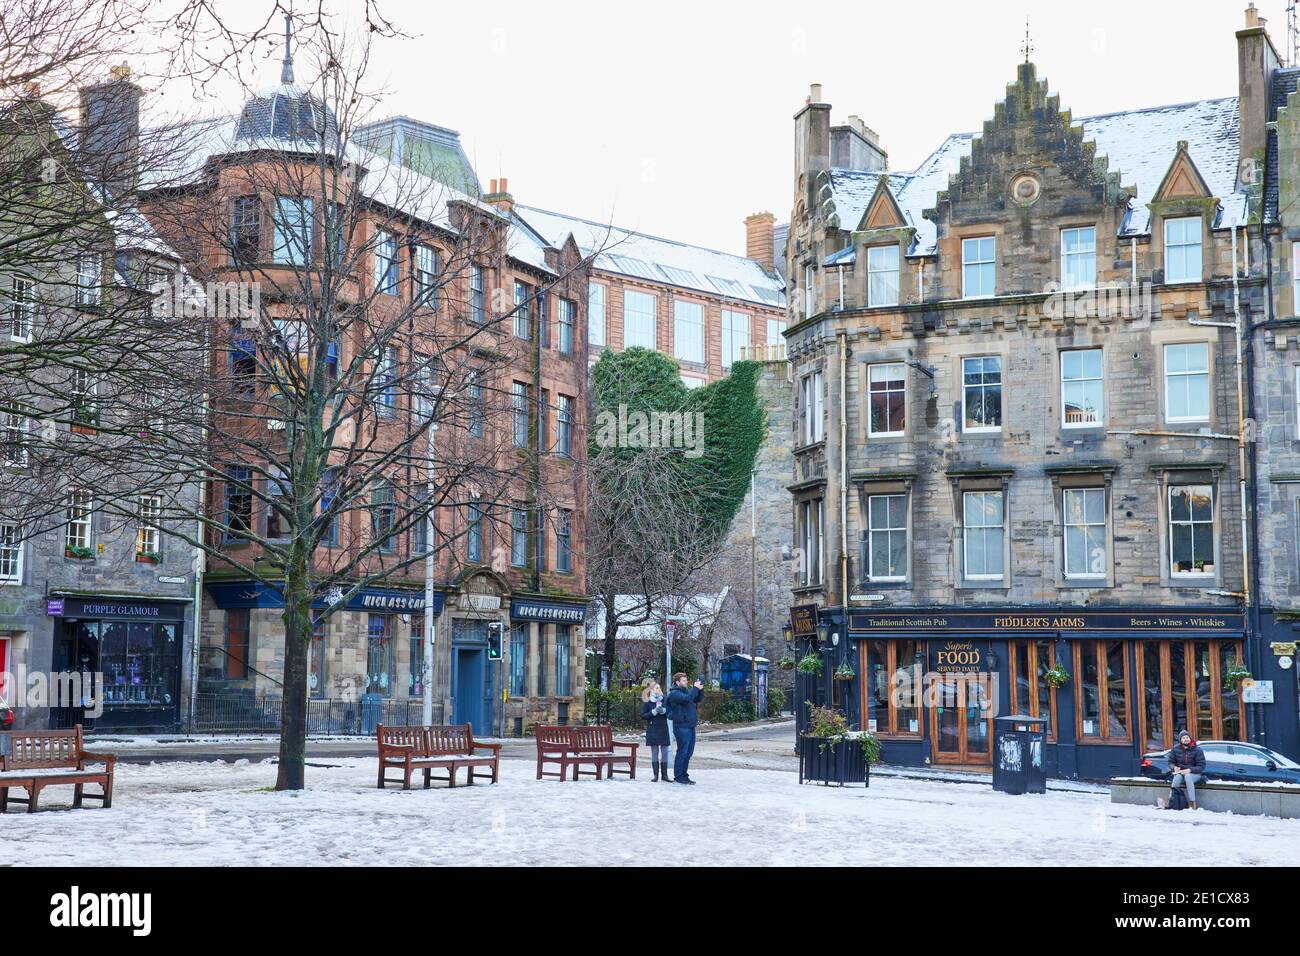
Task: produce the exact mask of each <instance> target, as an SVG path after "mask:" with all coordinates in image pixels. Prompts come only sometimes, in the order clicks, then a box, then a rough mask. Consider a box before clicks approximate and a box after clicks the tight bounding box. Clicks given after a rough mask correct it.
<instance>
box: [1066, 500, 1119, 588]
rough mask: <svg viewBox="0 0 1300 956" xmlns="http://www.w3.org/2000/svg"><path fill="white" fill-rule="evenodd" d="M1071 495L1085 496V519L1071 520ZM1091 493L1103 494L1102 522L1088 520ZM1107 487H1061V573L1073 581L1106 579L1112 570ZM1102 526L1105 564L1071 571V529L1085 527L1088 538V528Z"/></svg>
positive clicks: (1089, 557)
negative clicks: (1100, 567)
mask: <svg viewBox="0 0 1300 956" xmlns="http://www.w3.org/2000/svg"><path fill="white" fill-rule="evenodd" d="M1071 495H1082V496H1083V520H1082V521H1071V520H1070V508H1069V504H1068V501H1069V498H1070V496H1071ZM1090 495H1100V496H1101V522H1100V523H1098V522H1095V521H1089V520H1088V498H1089V496H1090ZM1106 516H1107V509H1106V489H1105V488H1062V489H1061V528H1062V531H1061V548H1062V553H1061V573H1062V575H1063V576H1064V577H1066V578H1068V579H1070V580H1071V581H1076V580H1083V581H1088V580H1092V581H1096V580H1104V579H1105V578H1106V575H1107V574H1108V573H1109V570H1110V552H1109V547H1108V542H1109V537H1110V536H1109V534H1108V533H1107V525H1108V522H1107V520H1106ZM1098 527H1099V528H1101V540H1102V542H1103V545H1102V557H1103V561H1104V562H1105V566H1104V567H1103V568H1102V569H1101V570H1100V571H1091V570H1089V571H1071V570H1070V531H1071V529H1076V530H1077V529H1083V531H1082V534H1083V535H1084V538H1085V540H1086V538H1087V530H1086V529H1088V528H1098ZM1092 557H1093V555H1092V554H1091V553H1089V555H1088V559H1089V562H1091V560H1092Z"/></svg>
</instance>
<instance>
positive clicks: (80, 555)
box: [63, 548, 95, 561]
mask: <svg viewBox="0 0 1300 956" xmlns="http://www.w3.org/2000/svg"><path fill="white" fill-rule="evenodd" d="M63 556H64V557H65V558H72V559H73V560H74V561H92V560H94V558H95V552H94V551H92V550H90V549H85V550H84V551H82V550H78V551H74V550H73V549H72V548H64V549H63Z"/></svg>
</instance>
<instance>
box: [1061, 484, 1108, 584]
mask: <svg viewBox="0 0 1300 956" xmlns="http://www.w3.org/2000/svg"><path fill="white" fill-rule="evenodd" d="M1061 516H1062V522H1063V524H1064V525H1065V567H1064V570H1065V576H1066V577H1067V578H1104V577H1105V576H1106V489H1105V488H1063V489H1061Z"/></svg>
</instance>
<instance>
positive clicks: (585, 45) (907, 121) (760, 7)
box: [173, 0, 1287, 253]
mask: <svg viewBox="0 0 1300 956" xmlns="http://www.w3.org/2000/svg"><path fill="white" fill-rule="evenodd" d="M349 2H355V0H349ZM378 2H379V3H380V9H381V10H383V11H384V13H385V14H386V15H387V16H389V17H390V19H392V20H394V21H396V23H397V24H398V25H399V26H400V27H401V28H402V29H403V30H404V31H405V32H406V33H407V34H409V35H411V37H412V38H411V39H394V40H386V41H383V46H382V48H381V51H380V52H381V55H380V56H379V57H378V58H377V66H376V68H375V70H376V72H375V77H376V79H381V80H382V81H383V84H382V85H383V86H384V87H385V88H386V89H387V90H388V91H389V92H388V94H387V96H386V98H385V107H384V108H383V109H382V110H381V113H382V114H384V115H388V114H408V115H410V116H413V117H416V118H419V119H423V120H427V121H430V122H433V123H437V124H440V125H443V126H449V127H451V128H453V129H457V130H459V131H460V133H461V138H462V141H463V142H464V144H465V148H466V151H467V152H468V153H469V155H470V158H471V160H472V161H473V162H474V163H475V165H476V167H477V169H478V172H479V176H480V178H481V179H482V180H483V183H484V186H485V188H486V186H487V181H488V180H489V179H491V178H493V177H498V176H502V175H504V176H507V177H508V178H509V180H510V190H511V192H512V193H513V194H514V196H515V199H516V200H517V201H519V202H523V203H528V204H532V205H536V206H541V207H544V208H549V209H554V210H559V211H563V212H567V213H571V214H574V215H578V216H583V217H586V218H590V219H598V220H602V221H604V220H609V219H612V220H613V221H614V222H616V223H617V224H619V225H621V226H625V227H629V228H633V229H639V230H642V231H645V232H649V233H654V234H656V235H662V236H666V237H669V238H674V239H679V240H682V241H686V242H692V243H697V244H700V245H706V246H712V247H715V248H719V249H726V250H729V251H733V252H740V253H743V251H744V227H743V225H742V220H743V219H744V217H745V216H746V215H748V214H749V213H752V212H757V211H759V210H763V209H770V210H771V211H773V212H775V213H776V215H777V217H778V218H779V219H780V220H782V221H784V220H785V219H786V218H787V217H788V215H789V209H790V199H791V194H792V187H793V184H792V180H791V170H792V152H793V146H792V130H793V123H792V120H791V117H792V116H793V114H794V112H795V111H796V110H797V109H798V108H799V107H800V106H801V105H802V104H803V101H804V98H805V97H806V96H807V93H808V85H809V83H813V82H819V83H821V84H822V86H823V93H824V96H823V98H824V99H826V100H827V101H829V102H830V103H831V104H832V105H833V108H834V109H833V113H832V116H833V119H834V120H835V121H836V122H839V121H842V120H843V118H844V117H845V116H847V115H848V114H850V113H856V114H858V115H860V116H861V117H862V118H863V120H864V121H865V122H866V123H867V125H868V126H871V127H872V128H873V129H875V130H876V131H877V132H878V133H879V134H880V136H881V139H882V141H883V143H884V145H885V147H886V148H887V149H888V151H889V157H890V168H892V169H900V170H902V169H911V168H913V167H914V166H915V165H916V164H917V163H919V162H920V161H921V160H922V159H923V158H924V157H925V156H926V155H927V154H928V153H929V152H930V151H931V150H932V149H933V148H934V147H935V146H936V145H938V143H939V141H940V140H941V139H942V138H943V137H944V136H945V135H946V134H947V133H949V132H954V131H962V130H978V129H979V127H980V125H981V123H983V121H984V120H985V119H986V118H988V117H989V116H991V115H992V111H993V104H994V102H995V101H997V100H999V99H1001V98H1002V97H1003V95H1004V93H1005V86H1006V84H1007V83H1008V82H1010V81H1011V80H1012V79H1014V76H1015V67H1016V64H1017V63H1018V62H1019V61H1020V60H1021V59H1023V55H1022V53H1021V45H1022V43H1023V42H1024V33H1025V17H1026V15H1028V16H1029V27H1030V36H1031V43H1032V45H1033V53H1032V58H1033V60H1034V62H1035V63H1037V64H1038V68H1039V75H1040V77H1046V78H1047V79H1048V80H1049V82H1050V84H1051V89H1052V91H1053V92H1055V93H1059V94H1060V97H1061V105H1062V107H1064V108H1068V109H1071V110H1073V112H1074V115H1075V116H1084V115H1089V114H1093V113H1103V112H1111V111H1114V110H1121V109H1128V108H1134V107H1142V106H1155V105H1160V104H1163V103H1178V102H1185V101H1188V100H1196V99H1203V98H1209V97H1220V96H1233V95H1235V94H1236V92H1237V50H1236V38H1235V36H1234V33H1235V31H1236V30H1238V29H1240V28H1241V27H1242V26H1243V24H1244V15H1243V10H1244V8H1245V6H1246V3H1245V0H1181V2H1173V0H1170V2H1133V0H1091V2H1089V3H1086V4H1065V3H1055V2H1054V3H1044V2H1035V3H1030V2H1026V0H1019V2H1004V0H979V2H971V0H964V2H955V0H952V2H950V0H928V2H926V0H912V2H909V3H898V2H891V3H888V4H885V3H872V2H863V0H857V2H851V3H850V2H839V0H824V2H819V3H813V4H807V5H805V6H803V8H802V9H803V13H802V15H801V16H800V17H799V18H798V19H797V20H792V19H791V13H792V11H795V10H798V9H800V6H799V5H798V4H793V3H789V2H783V3H776V2H768V0H749V2H724V0H690V2H685V0H657V2H656V3H653V4H644V3H637V4H633V3H627V2H614V3H611V2H609V0H605V2H586V0H550V2H546V3H538V2H536V0H519V2H515V0H497V2H486V3H485V2H478V3H465V2H444V0H434V2H429V0H378ZM337 3H338V6H339V8H340V9H346V7H347V2H345V0H337ZM1257 6H1258V7H1259V8H1260V11H1261V13H1262V14H1263V15H1264V16H1266V17H1267V18H1268V20H1269V30H1270V33H1271V34H1272V36H1273V40H1274V43H1275V44H1276V45H1277V46H1278V48H1279V50H1280V52H1281V53H1282V54H1283V56H1285V55H1286V48H1287V43H1286V16H1285V9H1284V6H1285V5H1284V2H1283V0H1263V2H1257ZM268 7H269V4H268V3H262V2H257V0H222V2H221V4H220V8H221V9H223V10H225V11H227V12H232V13H237V14H239V15H243V14H245V13H247V14H248V15H257V16H259V17H264V16H265V15H266V10H267V8H268ZM1081 11H1082V12H1081ZM278 55H279V54H278V52H277V53H276V54H275V56H276V57H277V58H278ZM258 77H259V79H262V80H264V82H265V83H267V84H269V83H274V82H276V80H277V78H278V67H277V66H275V65H274V64H268V65H265V66H263V67H261V69H260V72H259V73H258ZM173 105H175V104H173ZM234 108H237V104H233V105H231V106H230V107H227V109H230V110H233V109H234Z"/></svg>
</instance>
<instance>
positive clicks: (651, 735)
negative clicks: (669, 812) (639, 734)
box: [641, 680, 670, 783]
mask: <svg viewBox="0 0 1300 956" xmlns="http://www.w3.org/2000/svg"><path fill="white" fill-rule="evenodd" d="M641 719H642V720H644V721H645V742H646V746H648V747H649V748H650V762H651V763H652V764H653V765H654V771H655V779H656V780H662V781H663V782H664V783H668V782H670V781H669V778H668V704H667V702H665V700H664V690H663V688H662V687H660V686H659V682H658V681H653V680H652V681H650V682H649V683H647V684H646V686H645V689H644V690H642V691H641Z"/></svg>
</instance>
